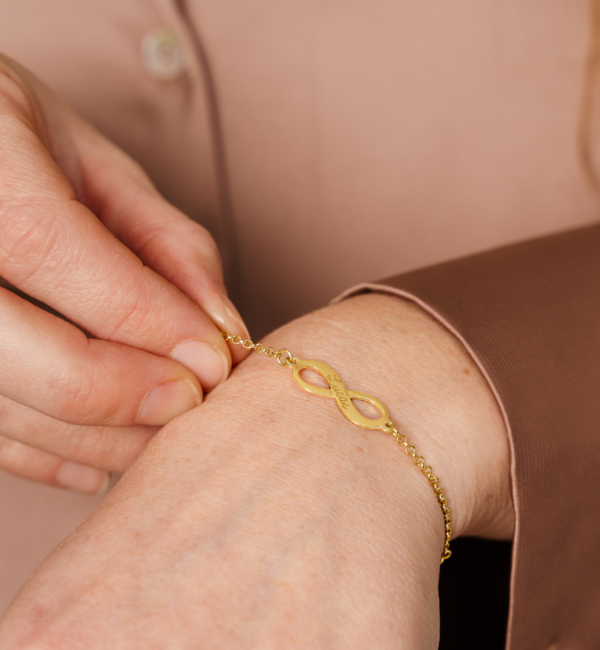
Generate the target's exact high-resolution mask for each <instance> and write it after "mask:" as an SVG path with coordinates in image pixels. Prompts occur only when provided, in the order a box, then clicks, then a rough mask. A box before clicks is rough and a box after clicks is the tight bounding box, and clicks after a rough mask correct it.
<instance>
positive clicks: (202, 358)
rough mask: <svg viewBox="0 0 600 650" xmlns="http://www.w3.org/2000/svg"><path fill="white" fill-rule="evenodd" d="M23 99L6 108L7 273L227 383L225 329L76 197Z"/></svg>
mask: <svg viewBox="0 0 600 650" xmlns="http://www.w3.org/2000/svg"><path fill="white" fill-rule="evenodd" d="M17 108H18V109H19V110H17ZM17 108H15V106H11V105H10V102H8V104H7V103H6V102H5V103H4V105H3V106H2V109H3V110H2V111H1V112H0V134H1V137H0V234H1V236H0V275H2V276H3V277H5V278H6V279H7V280H8V281H9V282H11V283H12V284H14V285H15V286H17V287H18V288H19V289H21V290H22V291H24V292H26V293H27V294H29V295H31V296H32V297H34V298H37V299H39V300H42V301H44V302H46V303H48V304H49V305H50V306H52V307H54V308H55V309H57V310H58V311H59V312H60V313H62V314H64V315H65V316H67V317H68V318H69V319H71V320H72V321H73V322H75V323H77V324H78V325H80V326H81V327H83V328H84V329H85V330H87V331H88V332H90V333H91V334H92V335H93V336H95V337H97V338H101V339H105V340H109V341H115V342H119V343H124V344H126V345H131V346H134V347H137V348H141V349H144V350H147V351H149V352H153V353H155V354H159V355H163V356H168V357H170V358H172V359H174V360H176V361H178V362H180V363H182V364H183V365H185V366H186V367H188V368H189V369H190V370H191V371H192V372H193V373H194V374H195V375H196V376H197V377H198V379H199V381H200V383H201V384H202V386H203V387H204V388H205V389H208V390H210V389H211V388H213V387H214V386H215V385H217V384H218V383H220V382H221V381H222V380H223V379H225V377H226V376H227V374H228V373H229V369H230V365H231V358H230V354H229V350H228V347H227V345H226V344H225V342H224V340H223V338H222V336H221V334H220V332H219V330H218V329H217V328H216V326H215V325H214V324H213V322H212V321H211V320H210V318H209V317H208V316H207V315H206V314H205V313H204V312H203V311H202V310H201V309H200V308H199V307H198V306H197V305H195V304H194V303H193V302H192V300H190V299H189V298H187V297H186V296H185V295H184V294H183V293H182V292H181V291H179V290H178V289H176V288H175V287H174V286H173V285H172V284H170V283H169V282H167V281H166V280H165V279H164V278H162V277H161V276H159V275H158V274H157V273H155V272H153V271H152V270H150V269H149V268H147V267H145V266H143V264H142V263H141V261H140V260H139V259H138V258H137V257H136V256H135V255H134V254H133V253H132V252H131V251H130V250H129V249H128V248H127V247H126V246H124V245H123V244H122V243H121V242H119V241H118V240H117V239H116V238H115V237H114V236H113V235H111V234H110V233H109V232H108V230H106V228H104V226H103V225H102V224H101V223H100V222H99V221H98V220H97V219H96V217H95V216H94V215H93V213H92V212H91V211H90V210H88V209H87V208H86V207H85V206H84V205H82V204H81V203H79V202H78V201H77V200H76V198H75V194H74V191H73V189H72V187H71V185H70V184H69V183H68V181H67V179H66V178H65V176H64V174H63V173H62V171H61V170H60V169H59V167H58V166H57V165H56V163H55V162H54V160H53V159H52V157H51V156H50V154H49V153H48V151H47V149H46V148H45V147H44V145H43V143H42V141H41V140H40V138H39V137H38V134H37V132H36V128H37V127H36V123H35V121H36V119H37V118H39V116H36V115H35V114H32V115H30V116H28V115H27V114H25V115H23V112H22V107H21V106H18V107H17ZM19 111H21V112H19Z"/></svg>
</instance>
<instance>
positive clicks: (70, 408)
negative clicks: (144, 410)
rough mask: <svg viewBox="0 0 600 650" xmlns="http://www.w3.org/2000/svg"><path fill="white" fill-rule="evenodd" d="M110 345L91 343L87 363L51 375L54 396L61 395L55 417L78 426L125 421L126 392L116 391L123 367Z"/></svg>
mask: <svg viewBox="0 0 600 650" xmlns="http://www.w3.org/2000/svg"><path fill="white" fill-rule="evenodd" d="M119 357H120V355H119V354H118V350H114V349H113V345H106V344H103V345H101V346H94V349H93V351H91V352H89V356H88V360H87V363H85V364H84V368H81V369H80V370H79V372H73V368H72V367H66V368H65V371H64V373H62V375H61V376H60V377H58V376H57V377H55V378H54V381H53V385H54V386H53V387H54V390H55V395H60V396H61V403H60V407H59V409H58V414H57V415H56V417H57V418H58V419H59V420H62V421H63V422H69V423H72V424H79V425H98V426H102V425H105V424H118V425H119V426H121V425H123V424H127V422H123V420H125V419H126V418H125V416H124V412H126V411H128V406H129V405H128V399H127V397H128V395H127V392H126V391H123V390H120V388H121V384H122V382H121V381H119V380H120V376H121V374H122V372H123V370H124V369H125V368H124V366H123V363H122V359H121V358H119Z"/></svg>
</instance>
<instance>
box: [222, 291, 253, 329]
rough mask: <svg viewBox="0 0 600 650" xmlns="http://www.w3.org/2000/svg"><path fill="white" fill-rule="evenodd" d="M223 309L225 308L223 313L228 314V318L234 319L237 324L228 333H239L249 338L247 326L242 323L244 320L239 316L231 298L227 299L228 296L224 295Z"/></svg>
mask: <svg viewBox="0 0 600 650" xmlns="http://www.w3.org/2000/svg"><path fill="white" fill-rule="evenodd" d="M223 309H224V310H225V313H226V314H227V315H228V316H229V318H230V319H232V320H233V321H235V323H236V325H237V327H235V328H231V329H233V330H234V331H233V332H230V333H231V334H239V335H240V336H243V337H244V338H245V339H249V338H250V332H249V331H248V328H247V327H246V326H245V325H244V321H243V320H242V317H241V316H240V312H239V311H238V310H237V309H236V308H235V306H234V304H233V303H232V302H231V300H229V298H228V297H227V296H225V295H224V296H223Z"/></svg>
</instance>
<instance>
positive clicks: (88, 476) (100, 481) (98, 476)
mask: <svg viewBox="0 0 600 650" xmlns="http://www.w3.org/2000/svg"><path fill="white" fill-rule="evenodd" d="M54 478H55V481H56V483H57V485H60V486H61V487H64V488H68V489H69V490H77V491H78V492H85V493H86V494H103V493H104V492H106V490H107V489H108V485H109V482H110V474H108V473H107V472H103V471H102V470H99V469H96V468H95V467H88V466H87V465H80V464H79V463H73V462H71V461H67V462H65V463H63V464H62V467H61V468H60V469H59V470H58V472H56V476H55V477H54Z"/></svg>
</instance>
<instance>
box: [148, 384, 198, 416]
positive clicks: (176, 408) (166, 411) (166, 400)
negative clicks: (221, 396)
mask: <svg viewBox="0 0 600 650" xmlns="http://www.w3.org/2000/svg"><path fill="white" fill-rule="evenodd" d="M201 403H202V393H201V391H200V390H199V388H198V387H197V386H195V385H194V384H193V383H192V382H191V381H190V380H189V379H179V380H176V381H170V382H167V383H166V384H161V385H160V386H157V387H156V388H154V389H153V390H151V391H150V393H148V395H147V396H146V397H145V399H144V401H143V402H142V405H141V407H140V410H139V413H138V417H137V424H149V425H152V426H162V425H164V424H167V423H168V422H170V421H171V420H173V419H174V418H176V417H177V416H178V415H181V414H182V413H186V412H187V411H189V410H191V409H193V408H195V407H196V406H198V405H199V404H201Z"/></svg>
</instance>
